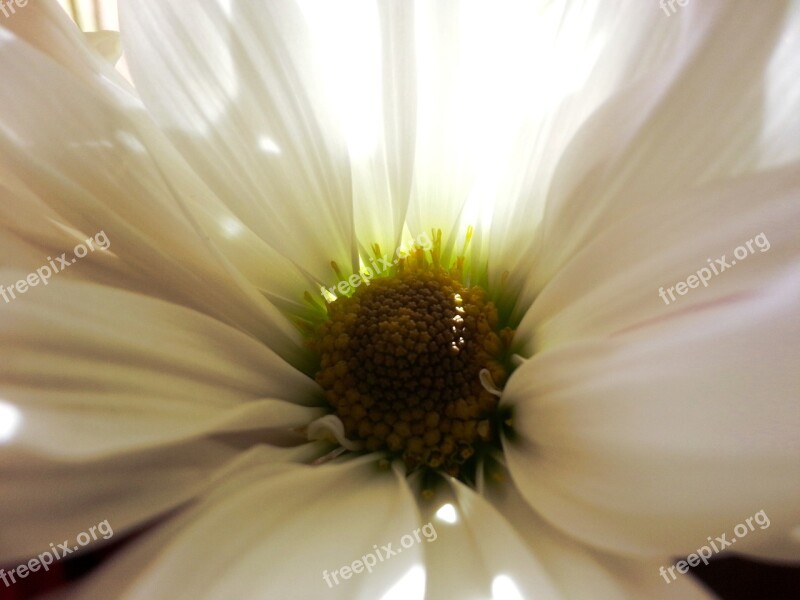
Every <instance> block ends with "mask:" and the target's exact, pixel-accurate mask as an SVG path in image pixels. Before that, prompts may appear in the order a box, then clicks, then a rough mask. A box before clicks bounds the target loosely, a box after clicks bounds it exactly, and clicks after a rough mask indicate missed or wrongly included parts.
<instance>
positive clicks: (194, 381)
mask: <svg viewBox="0 0 800 600" xmlns="http://www.w3.org/2000/svg"><path fill="white" fill-rule="evenodd" d="M73 268H75V267H73ZM55 277H56V278H57V277H58V275H56V276H55ZM22 279H24V275H23V274H22V273H18V274H14V273H13V272H8V271H0V281H3V282H13V281H16V280H22ZM4 291H5V295H6V297H10V296H9V294H10V292H9V290H4ZM3 304H5V305H4V306H3V307H2V308H3V319H2V321H0V337H2V340H3V344H2V347H0V365H2V367H0V399H2V400H3V401H4V402H6V403H9V404H10V405H12V406H14V407H15V409H16V410H17V411H19V413H20V418H21V421H20V424H19V428H18V430H16V431H15V432H14V434H13V437H11V436H9V437H10V439H9V440H7V441H9V442H10V443H11V444H12V445H13V446H14V447H24V448H29V449H33V450H34V451H36V452H37V453H44V454H49V455H54V456H72V457H74V456H88V455H96V454H104V453H110V452H117V451H122V450H126V449H133V448H144V447H148V446H152V445H156V444H163V443H166V442H174V441H177V440H180V439H185V438H187V437H190V436H195V435H198V434H200V433H204V432H205V433H208V432H214V431H217V432H220V431H230V430H234V429H237V428H238V429H255V428H261V429H262V431H263V435H264V436H265V439H268V434H269V432H271V431H275V432H277V430H279V429H288V428H291V427H301V426H304V425H306V424H308V423H309V422H311V421H312V420H313V419H314V418H316V417H318V416H320V415H321V414H322V412H323V410H322V409H318V408H308V407H303V406H300V404H301V403H305V404H307V405H309V406H311V405H313V404H315V403H319V401H320V398H319V389H318V387H317V386H316V384H315V383H314V382H313V381H311V380H310V379H309V378H308V377H307V376H305V375H303V374H302V373H300V372H299V371H297V370H296V369H294V368H293V367H292V366H290V365H289V364H287V363H286V362H285V361H283V360H282V359H280V358H279V357H278V356H276V355H275V353H274V352H272V351H270V350H269V349H268V348H266V347H265V346H264V345H263V344H261V343H259V342H257V341H255V340H253V339H252V338H250V337H249V336H247V335H245V334H244V333H242V332H240V331H237V330H236V329H233V328H231V327H229V326H227V325H224V324H222V323H219V322H218V321H215V320H213V319H211V318H209V317H207V316H205V315H201V314H199V313H196V312H194V311H191V310H188V309H186V308H183V307H180V306H175V305H171V304H168V303H166V302H163V301H159V300H153V299H150V298H147V297H144V296H139V295H136V294H132V293H130V292H125V291H120V290H114V289H110V288H107V287H103V286H99V285H93V284H87V283H80V282H73V281H69V280H66V279H64V280H59V279H53V280H51V282H50V284H49V285H48V286H47V287H46V288H42V287H36V288H30V289H28V290H27V292H25V295H18V296H17V297H16V299H11V300H10V303H5V302H4V303H3Z"/></svg>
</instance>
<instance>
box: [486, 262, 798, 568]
mask: <svg viewBox="0 0 800 600" xmlns="http://www.w3.org/2000/svg"><path fill="white" fill-rule="evenodd" d="M776 250H778V249H776ZM753 260H755V259H753ZM798 306H800V271H798V269H797V266H796V264H795V265H792V266H789V267H787V268H786V269H785V272H784V273H783V274H781V276H776V277H775V279H774V280H772V281H770V282H769V283H768V284H767V285H765V287H764V288H763V289H762V290H751V294H750V295H749V296H746V297H742V298H739V299H737V301H734V302H730V303H728V304H721V305H718V306H716V307H714V309H713V310H696V311H692V312H688V313H685V314H680V315H677V314H676V315H674V316H673V318H671V319H668V320H662V321H656V322H654V323H651V324H649V325H647V326H643V327H640V328H637V329H633V330H630V331H627V332H623V333H620V334H618V335H616V336H613V337H609V338H600V339H593V340H586V341H579V342H574V343H571V344H566V345H563V346H559V347H558V348H555V349H552V350H548V351H545V352H541V353H539V354H536V355H535V356H534V357H533V358H532V359H530V360H529V361H526V362H525V363H524V364H523V365H522V366H521V367H519V368H518V369H517V371H516V372H515V373H514V375H513V376H512V378H511V379H510V381H509V383H508V385H507V387H506V390H505V393H504V396H503V399H502V400H501V403H503V404H505V405H506V406H508V407H511V408H512V409H513V411H514V415H513V424H514V430H515V432H516V433H517V436H516V437H515V438H510V439H507V440H506V441H505V442H504V445H505V449H506V455H507V457H508V464H509V469H510V471H511V474H512V476H513V478H514V481H515V482H516V483H517V485H518V487H519V488H520V491H521V493H522V494H523V496H524V497H525V498H526V500H528V502H529V503H530V504H531V506H532V507H533V508H534V509H536V510H537V511H538V512H540V513H541V514H542V515H543V516H544V517H545V518H546V519H547V520H548V521H550V522H552V523H554V524H555V525H557V526H558V527H559V528H561V529H563V530H565V531H567V532H569V533H570V534H572V535H573V536H575V537H577V538H579V539H581V540H583V541H585V542H588V543H591V544H594V545H596V546H598V547H601V548H605V549H608V550H613V551H615V552H620V553H632V554H637V553H649V554H652V555H662V556H663V555H666V554H669V555H676V556H680V555H687V554H689V553H690V552H693V551H694V550H695V549H696V548H698V547H699V546H701V545H703V544H704V543H705V540H706V537H707V536H713V535H715V534H719V533H721V532H728V534H729V536H730V535H731V533H730V532H731V531H732V530H733V528H734V527H735V526H737V525H738V524H739V523H741V522H743V520H745V519H746V518H748V517H752V516H753V515H754V514H755V513H757V512H758V511H761V510H764V511H765V512H766V514H767V515H768V517H769V519H770V520H771V522H772V526H771V527H770V528H769V529H766V528H765V527H762V528H761V529H763V530H757V531H755V532H754V533H752V534H751V535H749V536H747V539H746V540H743V541H740V542H739V543H738V544H737V546H736V551H737V552H747V553H753V554H761V555H765V556H770V555H773V552H774V551H775V550H776V549H777V548H778V547H779V545H781V544H783V545H784V546H783V548H785V549H789V548H792V547H793V548H794V550H793V552H792V553H791V554H790V556H792V557H794V558H797V557H798V556H800V548H798V545H797V543H796V540H795V543H794V544H792V543H791V540H790V535H791V531H792V529H794V528H795V527H796V526H797V524H798V523H800V508H798V507H800V477H798V475H800V471H799V470H798V463H797V458H796V457H797V455H798V453H800V438H798V436H797V431H798V428H800V407H798V404H797V397H798V393H799V392H800V388H798V380H797V377H796V369H795V366H796V364H797V361H798V358H800V355H798V343H797V340H798V336H800V320H798V319H797V314H798ZM751 521H752V519H751ZM738 537H744V535H742V534H739V536H738Z"/></svg>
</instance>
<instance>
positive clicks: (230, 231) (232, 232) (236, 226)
mask: <svg viewBox="0 0 800 600" xmlns="http://www.w3.org/2000/svg"><path fill="white" fill-rule="evenodd" d="M243 229H244V228H243V227H242V224H241V223H240V222H239V221H237V220H236V219H231V218H227V219H225V220H224V221H223V222H222V230H223V231H224V232H225V235H227V236H228V237H236V236H237V235H239V234H240V233H241V232H242V231H243Z"/></svg>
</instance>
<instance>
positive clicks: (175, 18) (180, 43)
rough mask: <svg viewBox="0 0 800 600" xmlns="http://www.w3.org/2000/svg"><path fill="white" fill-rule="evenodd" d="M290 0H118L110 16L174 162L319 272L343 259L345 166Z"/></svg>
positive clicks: (346, 255)
mask: <svg viewBox="0 0 800 600" xmlns="http://www.w3.org/2000/svg"><path fill="white" fill-rule="evenodd" d="M302 8H303V7H302V6H299V5H298V4H297V3H295V2H278V3H270V4H268V5H262V4H260V5H258V6H257V7H256V6H255V5H250V4H248V3H245V2H233V3H228V4H227V5H224V4H223V3H220V2H218V1H217V0H199V1H198V2H194V3H192V4H191V5H190V6H187V5H186V4H185V3H180V2H174V1H169V2H162V1H160V0H158V1H155V0H153V1H150V0H147V1H144V2H127V1H122V2H120V24H121V30H122V39H123V46H124V48H125V53H126V57H127V60H128V63H129V66H130V70H131V75H132V76H133V79H134V81H135V82H136V86H137V90H138V91H139V92H140V94H141V95H142V97H143V98H144V101H145V103H146V105H147V107H148V109H149V111H150V112H151V113H152V114H153V115H154V117H155V118H156V120H157V121H159V123H160V124H161V125H162V127H163V128H165V129H167V130H168V131H169V132H170V133H171V137H172V139H173V141H174V142H175V144H176V145H177V147H178V148H179V149H180V151H181V152H182V153H183V155H184V157H185V158H186V160H187V161H188V162H189V163H190V164H191V165H192V167H193V168H194V169H195V170H196V171H197V172H198V173H201V174H202V176H203V178H204V179H205V181H206V183H207V184H208V185H209V186H210V187H211V189H213V190H214V192H215V193H216V194H217V195H218V196H219V197H220V198H221V199H222V200H223V201H224V202H226V203H227V205H228V206H229V207H230V208H231V209H232V210H233V212H234V214H235V215H236V217H237V218H238V219H239V220H240V221H242V222H243V223H245V224H247V226H248V227H250V228H251V229H252V230H253V231H254V232H255V233H256V234H258V235H259V236H260V237H261V238H262V239H263V240H265V241H266V242H267V243H269V244H270V245H272V246H273V247H274V248H276V249H278V250H279V251H280V252H281V253H282V254H284V255H285V256H286V257H288V258H289V259H291V260H293V261H296V262H297V263H298V264H300V265H302V267H303V268H305V269H307V270H308V271H309V272H310V273H312V274H313V275H314V276H315V277H317V278H318V279H320V280H323V281H324V280H325V279H327V278H328V277H329V275H330V272H331V271H330V266H329V264H330V260H331V258H334V259H336V260H337V261H339V262H340V263H342V264H345V265H350V264H352V262H353V260H354V257H355V254H354V251H355V244H354V238H353V210H352V197H351V183H350V165H349V155H348V149H347V145H346V140H345V138H344V136H343V135H342V134H341V132H340V131H338V130H337V125H338V121H337V119H336V110H335V108H336V107H335V106H333V105H332V104H331V94H330V90H329V88H328V84H329V82H328V81H326V79H325V73H324V71H322V69H321V68H320V67H321V65H319V64H318V60H319V57H318V56H317V54H316V53H315V46H314V40H313V39H312V37H311V27H310V24H309V23H308V21H307V19H306V16H305V15H304V13H303V10H302ZM337 41H338V42H339V43H340V42H341V38H337ZM328 49H330V47H328ZM165 81H169V82H170V85H164V82H165ZM338 83H339V84H340V85H341V84H342V82H341V81H339V82H338ZM343 85H344V87H345V89H346V85H347V84H346V82H345V83H344V84H343ZM298 231H300V232H302V235H298V233H297V232H298Z"/></svg>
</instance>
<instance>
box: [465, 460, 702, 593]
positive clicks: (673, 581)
mask: <svg viewBox="0 0 800 600" xmlns="http://www.w3.org/2000/svg"><path fill="white" fill-rule="evenodd" d="M484 482H485V484H484V485H482V486H481V492H482V494H483V495H485V497H486V499H487V500H488V501H489V502H491V504H492V505H493V506H494V508H495V509H496V511H497V512H498V513H499V514H501V515H503V517H504V518H505V519H506V521H507V522H508V523H509V524H510V525H511V526H512V527H513V528H514V530H515V532H516V533H517V535H519V536H520V538H522V539H523V540H524V541H525V542H526V544H527V547H528V549H529V551H530V552H531V554H532V555H533V556H534V557H535V559H536V560H537V561H539V563H540V564H541V565H542V567H543V568H544V569H545V570H546V571H547V574H548V575H549V576H550V578H551V579H552V580H553V581H554V582H555V584H556V585H557V587H558V590H559V598H563V599H564V600H584V599H585V598H592V599H593V600H640V599H641V598H648V599H650V598H663V599H665V600H666V599H668V598H682V599H687V600H688V599H691V600H701V599H705V600H709V599H711V598H713V597H714V596H713V595H712V594H710V593H708V592H706V591H704V590H703V588H702V586H700V585H699V584H698V583H696V582H695V580H694V579H693V578H692V577H691V575H685V576H683V577H680V578H678V577H675V578H671V577H670V576H669V573H667V576H668V578H667V580H664V579H662V577H661V574H660V567H661V566H667V567H668V566H671V565H672V563H673V560H672V559H668V558H664V559H663V560H661V561H659V562H654V561H642V560H634V559H624V558H619V557H615V556H611V555H606V554H602V553H599V552H597V551H595V550H592V549H591V548H589V547H587V546H585V545H583V544H581V543H579V542H578V541H577V540H575V539H573V538H570V537H568V536H566V535H564V534H563V533H561V532H559V531H558V530H556V529H555V528H554V527H552V526H551V525H549V524H548V523H546V522H545V521H544V520H543V519H542V518H541V517H540V516H539V515H537V514H536V513H535V512H534V511H533V510H532V509H531V507H530V506H529V505H528V503H527V502H526V501H525V500H524V499H523V498H522V496H520V494H519V492H518V491H517V489H516V487H515V486H514V484H513V482H512V481H511V479H510V475H509V473H508V471H506V469H505V468H503V467H501V466H499V465H495V464H493V465H492V466H491V468H489V469H488V470H487V472H486V476H485V478H484Z"/></svg>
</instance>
